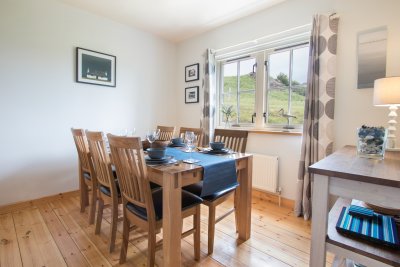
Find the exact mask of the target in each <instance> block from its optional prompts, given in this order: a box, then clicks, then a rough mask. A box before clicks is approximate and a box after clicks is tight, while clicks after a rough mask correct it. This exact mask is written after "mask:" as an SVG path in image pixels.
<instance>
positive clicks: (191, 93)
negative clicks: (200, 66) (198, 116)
mask: <svg viewBox="0 0 400 267" xmlns="http://www.w3.org/2000/svg"><path fill="white" fill-rule="evenodd" d="M185 103H186V104H188V103H199V87H198V86H192V87H187V88H185Z"/></svg>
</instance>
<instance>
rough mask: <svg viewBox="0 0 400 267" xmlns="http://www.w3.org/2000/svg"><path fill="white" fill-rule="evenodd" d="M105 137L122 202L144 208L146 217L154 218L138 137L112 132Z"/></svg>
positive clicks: (144, 163)
mask: <svg viewBox="0 0 400 267" xmlns="http://www.w3.org/2000/svg"><path fill="white" fill-rule="evenodd" d="M107 137H108V141H109V142H110V149H111V155H112V158H113V163H114V166H115V170H116V172H117V176H118V182H119V186H120V188H121V194H122V198H123V201H124V203H126V202H127V201H129V202H131V203H133V204H135V205H137V206H139V207H142V208H145V209H146V210H147V216H148V219H149V220H153V219H154V220H155V215H154V206H153V204H152V203H153V199H152V195H151V189H150V183H149V180H148V174H147V166H146V162H145V159H144V153H143V148H142V142H141V140H140V137H123V136H115V135H112V134H108V135H107Z"/></svg>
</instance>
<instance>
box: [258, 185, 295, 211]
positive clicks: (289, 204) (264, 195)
mask: <svg viewBox="0 0 400 267" xmlns="http://www.w3.org/2000/svg"><path fill="white" fill-rule="evenodd" d="M254 197H257V198H260V199H262V200H266V201H268V202H271V203H274V204H276V205H279V196H278V195H277V194H273V193H269V192H265V191H261V190H258V189H254V188H253V198H254ZM281 205H282V206H283V207H286V208H290V209H294V200H291V199H288V198H284V197H281Z"/></svg>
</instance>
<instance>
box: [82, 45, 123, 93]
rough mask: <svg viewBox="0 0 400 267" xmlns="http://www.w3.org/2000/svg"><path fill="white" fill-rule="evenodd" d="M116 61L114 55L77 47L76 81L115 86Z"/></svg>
mask: <svg viewBox="0 0 400 267" xmlns="http://www.w3.org/2000/svg"><path fill="white" fill-rule="evenodd" d="M116 61H117V58H116V57H115V56H112V55H107V54H104V53H100V52H96V51H92V50H87V49H84V48H80V47H77V48H76V81H77V82H79V83H88V84H96V85H103V86H111V87H115V86H116V80H115V75H116V69H115V63H116Z"/></svg>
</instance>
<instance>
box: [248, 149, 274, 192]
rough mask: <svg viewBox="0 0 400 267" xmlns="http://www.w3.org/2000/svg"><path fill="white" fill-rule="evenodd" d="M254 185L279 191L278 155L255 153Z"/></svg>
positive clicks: (271, 190) (270, 190)
mask: <svg viewBox="0 0 400 267" xmlns="http://www.w3.org/2000/svg"><path fill="white" fill-rule="evenodd" d="M253 187H254V188H257V189H261V190H263V191H268V192H272V193H279V191H280V190H279V183H278V156H268V155H261V154H253Z"/></svg>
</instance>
